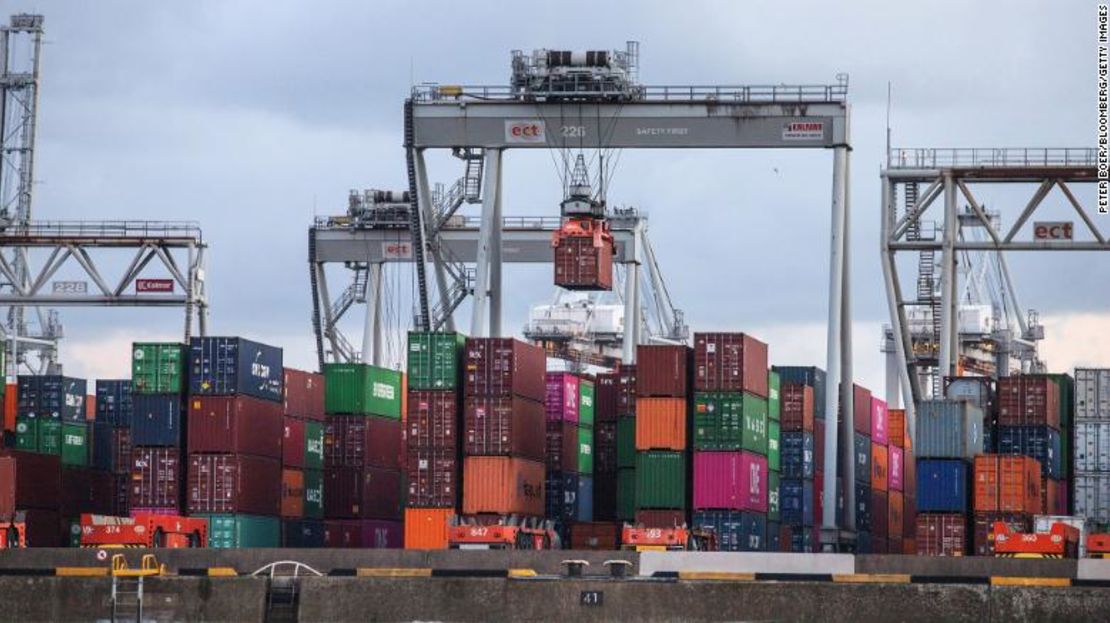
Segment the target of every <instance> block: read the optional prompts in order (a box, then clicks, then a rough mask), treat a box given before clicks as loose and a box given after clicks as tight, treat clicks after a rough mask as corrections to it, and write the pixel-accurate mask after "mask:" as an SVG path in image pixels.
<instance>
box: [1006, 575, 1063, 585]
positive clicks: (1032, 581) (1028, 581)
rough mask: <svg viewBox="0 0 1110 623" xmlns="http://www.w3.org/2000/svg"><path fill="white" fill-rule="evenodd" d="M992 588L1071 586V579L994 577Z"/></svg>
mask: <svg viewBox="0 0 1110 623" xmlns="http://www.w3.org/2000/svg"><path fill="white" fill-rule="evenodd" d="M991 586H1064V587H1067V586H1071V578H1022V577H1013V576H1004V575H992V576H991Z"/></svg>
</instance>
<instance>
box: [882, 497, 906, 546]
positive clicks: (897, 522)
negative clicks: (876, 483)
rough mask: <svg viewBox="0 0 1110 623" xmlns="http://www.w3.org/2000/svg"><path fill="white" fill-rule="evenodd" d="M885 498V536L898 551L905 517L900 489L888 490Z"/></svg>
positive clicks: (903, 501) (904, 507)
mask: <svg viewBox="0 0 1110 623" xmlns="http://www.w3.org/2000/svg"><path fill="white" fill-rule="evenodd" d="M886 499H887V527H886V532H887V538H889V539H890V543H891V546H892V547H897V548H898V549H899V551H900V550H901V549H902V532H903V528H904V527H905V525H906V519H905V511H906V505H905V498H904V497H903V495H902V492H901V491H889V492H887V494H886Z"/></svg>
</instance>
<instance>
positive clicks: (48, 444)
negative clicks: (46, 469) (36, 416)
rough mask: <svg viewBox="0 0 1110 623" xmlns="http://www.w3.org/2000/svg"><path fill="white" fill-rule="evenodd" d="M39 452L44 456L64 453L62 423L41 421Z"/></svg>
mask: <svg viewBox="0 0 1110 623" xmlns="http://www.w3.org/2000/svg"><path fill="white" fill-rule="evenodd" d="M35 437H36V438H37V439H38V450H37V452H41V453H43V454H61V453H62V421H61V420H54V419H45V420H43V419H40V420H39V423H38V432H37V434H36V435H35Z"/></svg>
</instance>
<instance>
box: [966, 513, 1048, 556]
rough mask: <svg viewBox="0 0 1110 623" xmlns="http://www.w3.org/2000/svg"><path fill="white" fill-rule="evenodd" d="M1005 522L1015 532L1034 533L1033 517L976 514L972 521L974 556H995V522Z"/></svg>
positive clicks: (1012, 514) (1011, 514) (1023, 514)
mask: <svg viewBox="0 0 1110 623" xmlns="http://www.w3.org/2000/svg"><path fill="white" fill-rule="evenodd" d="M996 521H1001V522H1005V523H1006V524H1007V525H1009V526H1010V529H1011V530H1013V531H1014V532H1022V533H1029V532H1032V531H1033V517H1032V515H1028V514H1026V513H975V516H974V517H973V519H972V525H973V529H972V533H973V535H972V550H971V553H972V555H973V556H994V536H993V534H992V530H994V522H996Z"/></svg>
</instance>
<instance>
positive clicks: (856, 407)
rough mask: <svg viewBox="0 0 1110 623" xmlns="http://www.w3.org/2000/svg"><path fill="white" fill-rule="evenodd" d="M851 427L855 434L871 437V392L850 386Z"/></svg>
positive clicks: (863, 388) (856, 386) (854, 385)
mask: <svg viewBox="0 0 1110 623" xmlns="http://www.w3.org/2000/svg"><path fill="white" fill-rule="evenodd" d="M852 412H853V418H852V426H853V427H854V428H855V430H856V432H857V433H860V434H861V435H867V436H869V437H870V436H871V390H869V389H867V388H866V387H861V386H859V385H856V384H853V385H852Z"/></svg>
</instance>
